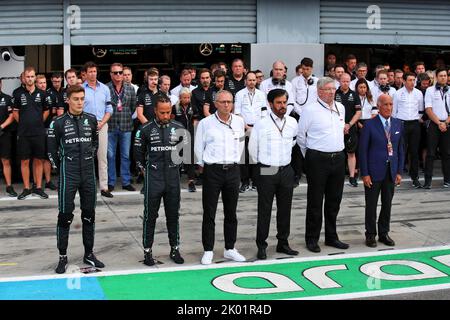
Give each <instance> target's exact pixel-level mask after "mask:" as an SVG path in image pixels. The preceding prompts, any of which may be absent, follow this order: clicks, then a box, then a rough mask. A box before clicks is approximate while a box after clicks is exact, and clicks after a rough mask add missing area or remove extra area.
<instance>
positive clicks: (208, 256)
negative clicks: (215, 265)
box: [201, 251, 214, 264]
mask: <svg viewBox="0 0 450 320" xmlns="http://www.w3.org/2000/svg"><path fill="white" fill-rule="evenodd" d="M213 255H214V252H212V251H205V252H204V253H203V257H202V261H201V263H202V264H211V263H212V259H213Z"/></svg>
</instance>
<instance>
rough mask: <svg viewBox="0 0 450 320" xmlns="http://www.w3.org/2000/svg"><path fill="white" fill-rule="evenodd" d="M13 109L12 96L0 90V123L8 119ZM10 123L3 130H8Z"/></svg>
mask: <svg viewBox="0 0 450 320" xmlns="http://www.w3.org/2000/svg"><path fill="white" fill-rule="evenodd" d="M12 109H13V104H12V98H11V96H9V95H7V94H5V93H3V92H0V124H2V123H3V122H5V121H6V119H8V117H9V115H10V114H11V112H12ZM10 128H11V125H9V126H7V127H6V128H5V129H3V130H4V131H9V130H10Z"/></svg>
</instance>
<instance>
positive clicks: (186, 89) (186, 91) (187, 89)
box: [178, 87, 192, 97]
mask: <svg viewBox="0 0 450 320" xmlns="http://www.w3.org/2000/svg"><path fill="white" fill-rule="evenodd" d="M185 93H187V94H189V95H191V94H192V92H191V90H189V88H186V87H183V88H181V89H180V93H178V96H179V97H181V95H182V94H185Z"/></svg>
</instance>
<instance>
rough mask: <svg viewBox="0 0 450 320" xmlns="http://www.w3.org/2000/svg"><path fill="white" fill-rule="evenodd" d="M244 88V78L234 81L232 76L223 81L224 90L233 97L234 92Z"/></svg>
mask: <svg viewBox="0 0 450 320" xmlns="http://www.w3.org/2000/svg"><path fill="white" fill-rule="evenodd" d="M244 88H245V76H243V77H242V79H241V80H236V79H235V78H234V77H233V76H232V75H230V76H228V77H227V78H226V79H225V90H227V91H230V92H231V93H232V94H233V97H234V96H235V95H236V92H238V91H240V90H242V89H244Z"/></svg>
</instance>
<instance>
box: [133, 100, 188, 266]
mask: <svg viewBox="0 0 450 320" xmlns="http://www.w3.org/2000/svg"><path fill="white" fill-rule="evenodd" d="M154 103H155V104H154V112H155V118H154V119H152V120H151V121H149V122H147V123H146V124H144V125H143V126H142V127H141V128H140V129H139V130H138V131H137V132H136V137H135V141H134V150H135V155H136V164H137V166H138V167H139V169H140V170H142V171H144V172H145V182H144V188H145V189H144V226H143V229H144V230H143V245H144V264H146V265H148V266H153V265H154V264H155V260H154V259H153V254H152V246H153V240H154V235H155V224H156V218H157V217H158V211H159V206H160V204H161V198H163V200H164V209H165V213H166V223H167V230H168V232H169V243H170V247H171V250H170V258H171V259H172V260H173V261H174V262H175V263H178V264H181V263H184V259H183V258H182V257H181V255H180V251H179V244H180V243H179V242H180V239H179V238H180V236H179V225H178V218H179V211H180V171H179V170H180V164H181V158H180V157H179V154H180V152H181V148H182V147H183V146H189V143H190V142H189V139H188V135H187V131H186V130H185V129H184V127H183V125H182V124H181V123H179V122H176V121H173V120H171V119H170V116H171V114H172V105H171V103H170V99H169V97H167V96H166V95H165V94H163V93H160V94H158V95H156V96H155V97H154ZM187 153H188V152H185V154H187Z"/></svg>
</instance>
